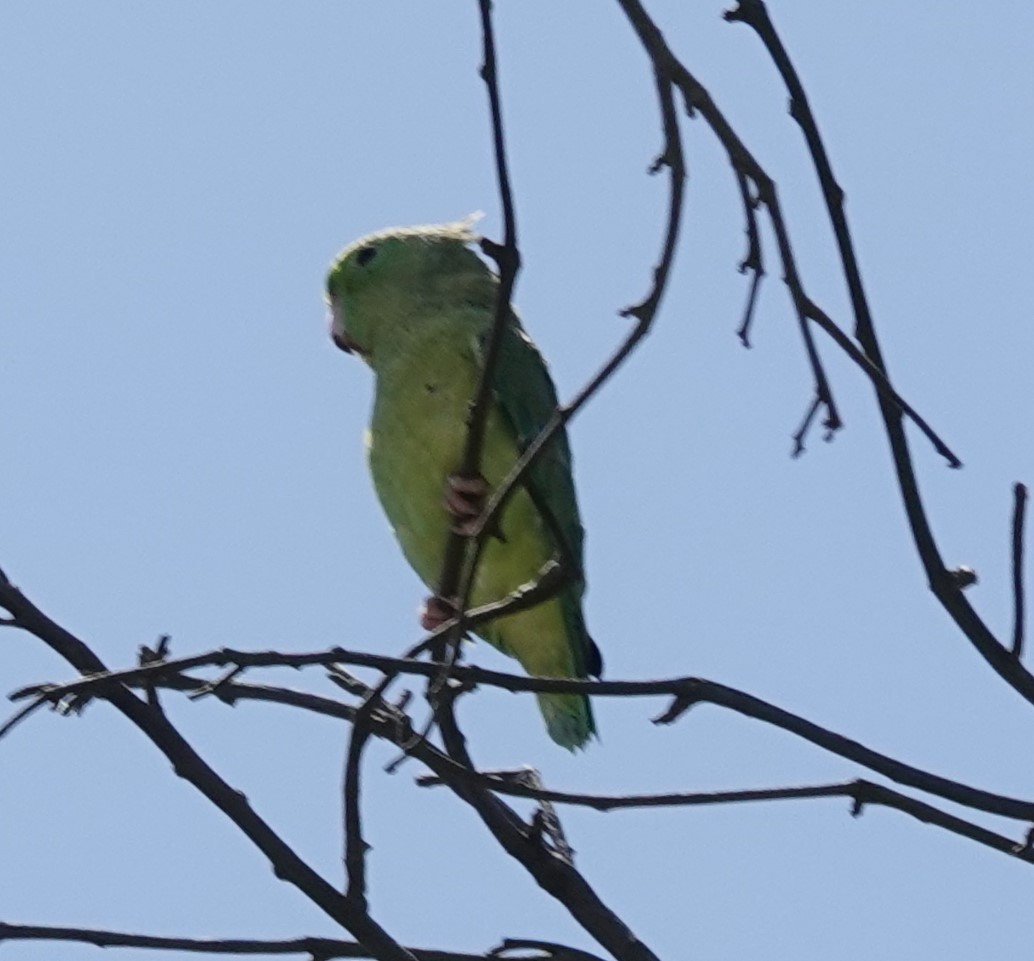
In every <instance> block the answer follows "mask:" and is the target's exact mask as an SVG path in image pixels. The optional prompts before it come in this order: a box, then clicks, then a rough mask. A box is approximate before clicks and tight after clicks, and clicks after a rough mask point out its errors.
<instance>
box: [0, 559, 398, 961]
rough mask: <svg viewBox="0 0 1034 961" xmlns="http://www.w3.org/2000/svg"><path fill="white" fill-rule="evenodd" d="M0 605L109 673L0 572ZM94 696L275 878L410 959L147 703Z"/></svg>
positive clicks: (391, 956) (83, 665)
mask: <svg viewBox="0 0 1034 961" xmlns="http://www.w3.org/2000/svg"><path fill="white" fill-rule="evenodd" d="M0 608H2V609H4V610H6V611H7V612H8V613H9V614H10V615H11V616H12V617H14V618H16V619H17V620H18V621H19V622H20V623H21V626H22V627H23V628H24V629H25V630H26V631H28V632H29V633H31V634H33V635H34V636H35V637H37V638H39V639H40V640H41V641H43V643H44V644H46V645H47V646H48V647H49V648H50V649H51V650H53V651H54V652H55V653H57V654H59V655H60V656H61V657H63V658H64V659H65V660H66V661H68V662H69V663H70V664H71V665H72V666H73V667H74V668H76V670H78V671H80V672H81V673H83V674H107V673H108V670H107V668H106V666H105V665H104V663H103V661H101V659H100V658H99V657H97V655H96V654H95V653H94V651H93V650H92V649H91V648H90V647H89V646H88V645H87V644H85V643H84V642H83V641H81V640H80V639H79V638H78V637H76V636H75V635H73V634H72V633H71V632H70V631H67V630H65V628H63V627H61V625H59V624H57V623H56V622H55V621H53V620H51V619H50V618H49V617H47V615H46V614H44V613H43V612H42V611H41V610H40V609H39V608H38V607H36V605H35V604H33V603H32V602H31V601H30V600H29V599H28V598H27V597H26V596H25V595H24V594H22V592H21V591H19V590H18V589H17V588H16V587H14V586H13V585H12V584H11V583H10V581H9V580H8V579H7V577H6V576H5V575H4V574H3V572H2V571H0ZM94 696H97V697H103V698H104V699H106V700H107V701H109V702H110V703H111V704H112V706H113V707H115V708H116V709H117V710H118V711H119V712H120V713H122V714H123V715H124V716H125V717H126V718H127V719H128V720H129V721H131V722H132V723H133V724H134V725H135V726H136V727H137V728H138V729H139V730H140V731H141V732H142V733H143V734H144V735H146V736H147V738H149V739H150V741H151V742H152V743H153V744H154V745H155V747H157V748H158V750H159V751H161V752H162V754H164V755H165V756H166V757H167V758H168V759H169V761H170V762H171V763H172V766H173V769H174V770H175V772H176V774H178V775H179V776H180V777H182V778H184V779H185V780H186V781H188V782H189V783H190V784H192V785H193V786H194V787H195V788H196V789H197V790H198V791H200V792H201V793H202V794H203V795H204V796H205V797H206V798H208V800H209V801H211V802H212V804H214V805H215V806H216V807H217V808H218V809H219V810H220V811H222V812H223V814H225V815H226V816H227V817H228V818H229V819H230V820H231V821H232V822H233V823H234V824H235V825H236V826H237V827H238V828H239V829H240V830H241V831H242V832H243V833H244V834H245V835H246V836H247V837H248V838H249V839H250V840H251V841H252V843H253V844H254V845H255V846H256V847H257V848H258V849H259V850H260V851H261V852H262V853H263V854H265V855H266V857H267V858H268V859H269V861H270V864H271V865H272V867H273V871H274V873H275V874H276V876H277V877H278V878H280V879H281V880H284V881H287V882H288V883H290V884H293V885H294V886H295V887H297V888H298V890H299V891H301V892H302V893H303V894H304V895H305V896H306V897H308V898H309V899H310V900H311V901H312V902H313V903H314V904H316V905H317V906H318V907H320V908H321V909H322V910H323V911H324V912H325V913H326V914H327V915H329V916H330V917H331V918H333V919H334V920H335V921H337V922H338V923H339V924H340V925H341V926H342V927H344V928H345V929H346V930H347V931H348V932H349V933H350V934H352V935H353V936H354V937H355V938H356V939H357V940H358V941H360V942H361V943H363V944H364V945H366V946H367V948H369V950H370V951H371V952H373V953H374V955H375V956H376V957H377V958H378V959H381V961H413V955H412V954H410V953H409V952H408V951H406V950H405V949H404V948H403V947H401V946H400V945H399V944H398V943H397V942H396V941H395V940H394V939H393V938H392V937H391V936H390V935H389V934H388V933H387V932H386V931H385V930H384V929H383V928H382V927H381V926H380V925H378V924H377V923H376V922H375V921H374V920H373V919H372V918H371V917H370V915H369V914H368V913H367V912H365V911H359V910H357V909H356V908H355V906H354V905H353V903H352V902H350V901H348V900H347V899H346V898H345V897H344V896H343V895H342V894H341V893H340V892H338V891H337V890H335V889H334V887H333V885H331V884H330V883H329V882H327V881H326V880H325V879H324V878H323V877H322V876H321V875H319V874H318V873H317V872H316V871H315V870H314V869H313V868H312V867H311V866H310V865H309V864H308V863H306V862H305V861H304V860H303V859H302V858H301V857H300V856H299V855H298V854H297V853H296V852H295V851H294V849H293V848H291V847H290V846H289V845H288V844H287V843H286V842H285V841H284V840H283V838H281V837H280V835H278V834H277V833H276V832H275V831H274V830H273V829H272V828H271V827H270V826H269V825H268V824H267V823H266V822H265V821H264V820H263V819H262V818H261V817H260V816H259V815H258V813H257V812H256V811H255V810H254V808H252V806H251V804H250V803H249V802H248V800H247V798H246V797H245V796H244V794H242V793H241V792H240V791H237V790H234V789H233V788H232V787H231V786H230V785H229V784H227V783H226V781H224V780H223V779H222V778H221V777H220V776H219V775H218V774H217V773H216V772H215V770H214V769H213V768H212V767H210V766H209V765H208V764H207V763H206V762H205V761H204V759H203V758H202V757H201V756H200V755H199V754H198V753H197V752H196V751H195V750H194V749H193V747H191V745H190V744H189V743H188V742H187V741H186V739H185V738H184V737H183V736H182V735H181V734H180V733H179V731H177V730H176V728H175V727H174V726H173V725H172V724H171V723H170V722H169V720H168V718H167V717H166V716H165V715H164V714H163V713H162V712H161V711H158V710H155V709H154V707H152V706H151V705H148V704H146V703H145V702H144V701H141V700H140V699H139V698H138V697H136V696H135V695H133V694H132V692H131V691H129V689H128V688H126V687H124V686H123V685H121V684H115V683H113V682H111V681H108V683H106V684H105V685H104V686H103V687H99V688H98V689H97V691H96V692H94Z"/></svg>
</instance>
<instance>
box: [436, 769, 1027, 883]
mask: <svg viewBox="0 0 1034 961" xmlns="http://www.w3.org/2000/svg"><path fill="white" fill-rule="evenodd" d="M477 776H478V777H480V778H481V780H482V783H484V784H485V785H486V786H488V787H490V788H491V790H493V791H495V792H497V793H499V794H508V795H511V796H516V797H526V798H532V799H534V800H536V801H551V802H554V803H556V804H572V805H578V806H580V807H589V808H593V809H594V810H596V811H614V810H629V809H642V808H655V807H699V806H702V805H714V804H741V803H744V802H752V801H783V800H803V799H808V798H827V797H846V798H850V799H851V800H852V801H853V802H854V804H853V805H852V810H851V813H852V814H853V815H854V816H856V817H857V816H858V815H859V814H861V813H862V809H863V808H864V806H865V805H867V804H875V805H880V806H882V807H887V808H893V809H894V810H897V811H902V812H904V813H905V814H909V815H911V816H912V817H914V818H916V819H917V820H919V821H922V822H923V823H925V824H931V825H933V826H935V827H939V828H943V829H944V830H947V831H950V832H952V833H953V834H957V835H959V836H960V837H965V838H969V839H970V840H971V841H976V842H977V843H978V844H983V845H984V846H985V847H989V848H992V849H993V850H995V851H1000V852H1002V853H1003V854H1009V855H1011V856H1014V857H1018V858H1020V860H1023V861H1030V862H1032V863H1034V850H1031V849H1028V848H1026V847H1024V845H1023V842H1017V841H1016V840H1014V839H1012V838H1008V837H1005V836H1004V835H1002V834H997V833H996V832H994V831H989V830H987V829H986V828H984V827H981V826H980V825H979V824H974V823H973V822H972V821H966V820H965V819H963V818H960V817H957V816H955V815H954V814H949V813H948V812H947V811H942V810H940V809H939V808H936V807H934V806H933V805H931V804H927V803H926V802H924V801H920V800H918V799H916V798H911V797H908V796H907V795H904V794H902V793H901V792H900V791H895V790H893V789H892V788H888V787H886V786H885V785H882V784H876V783H874V782H872V781H867V780H865V779H862V778H859V779H856V780H853V781H844V782H841V783H837V784H817V785H811V786H806V787H781V788H756V789H751V790H741V791H683V792H671V793H667V794H625V795H609V794H579V793H573V792H569V791H553V790H549V789H547V788H542V787H533V786H529V785H528V784H526V783H523V782H522V781H520V780H518V779H515V778H512V777H505V776H499V775H498V774H494V773H492V772H480V773H479V774H478V775H477ZM444 783H446V782H445V781H443V779H442V778H440V777H439V776H438V775H436V774H430V775H422V776H420V777H418V778H417V784H419V785H421V786H422V787H435V786H438V785H441V784H444Z"/></svg>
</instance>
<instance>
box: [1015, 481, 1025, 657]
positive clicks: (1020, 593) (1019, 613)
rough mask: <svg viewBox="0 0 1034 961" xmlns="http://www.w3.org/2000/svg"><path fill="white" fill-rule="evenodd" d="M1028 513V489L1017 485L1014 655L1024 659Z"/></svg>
mask: <svg viewBox="0 0 1034 961" xmlns="http://www.w3.org/2000/svg"><path fill="white" fill-rule="evenodd" d="M1026 511H1027V487H1026V485H1025V484H1016V485H1015V486H1014V487H1013V508H1012V601H1013V613H1012V653H1013V656H1014V657H1016V658H1020V657H1023V621H1024V586H1023V520H1024V516H1025V514H1026Z"/></svg>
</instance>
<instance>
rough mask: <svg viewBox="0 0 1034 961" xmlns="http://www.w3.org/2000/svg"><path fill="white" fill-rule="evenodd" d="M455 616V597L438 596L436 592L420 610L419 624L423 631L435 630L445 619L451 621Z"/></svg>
mask: <svg viewBox="0 0 1034 961" xmlns="http://www.w3.org/2000/svg"><path fill="white" fill-rule="evenodd" d="M455 616H456V599H455V598H445V597H439V596H438V595H437V594H435V595H433V596H432V597H429V598H428V599H427V600H426V601H425V602H424V606H423V609H422V610H421V611H420V626H421V627H422V628H423V629H424V630H425V631H428V632H430V631H436V630H438V628H439V627H441V626H442V625H443V624H444V623H445V622H446V621H451V620H452V619H453V618H454V617H455Z"/></svg>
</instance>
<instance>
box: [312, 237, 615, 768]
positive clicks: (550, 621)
mask: <svg viewBox="0 0 1034 961" xmlns="http://www.w3.org/2000/svg"><path fill="white" fill-rule="evenodd" d="M476 239H477V237H476V236H475V234H474V233H473V231H472V230H471V227H470V223H469V222H466V221H464V222H460V223H455V224H443V225H437V226H427V227H409V228H401V229H391V230H385V231H382V232H380V233H376V234H370V235H369V236H367V237H363V238H361V239H360V240H357V241H356V242H355V243H353V244H352V245H351V246H349V247H346V248H345V250H344V251H342V252H341V254H340V255H339V256H338V257H337V259H336V260H335V261H334V263H333V264H332V266H331V268H330V272H329V274H328V276H327V297H328V301H329V304H330V310H331V316H332V321H331V334H332V337H333V339H334V342H335V343H336V344H337V345H338V346H339V347H340V348H342V349H343V350H345V351H348V352H350V353H356V354H358V355H359V356H360V357H362V358H363V360H365V361H366V363H367V364H369V365H370V367H371V368H372V369H373V372H374V374H375V376H376V388H375V397H374V403H373V415H372V417H371V420H370V429H369V432H368V434H367V447H368V455H369V463H370V472H371V474H372V475H373V483H374V487H375V488H376V491H377V496H378V497H379V498H380V501H381V505H382V506H383V508H384V512H385V513H386V514H387V515H388V520H389V521H390V522H391V525H392V527H393V528H394V529H395V536H396V537H397V538H398V541H399V544H400V545H401V547H402V551H403V553H404V554H405V556H406V559H407V560H408V561H409V563H410V564H411V565H412V566H413V569H414V570H415V571H416V573H417V574H418V575H419V576H420V578H421V580H423V582H424V583H425V584H427V585H428V587H430V588H431V590H432V591H435V590H436V589H437V584H436V581H437V579H438V578H439V577H440V576H441V569H442V563H443V558H444V554H445V545H446V542H447V540H448V538H449V533H450V529H451V528H452V526H453V525H454V524H455V523H457V518H460V522H461V523H462V518H463V516H464V515H466V517H467V519H468V522H469V520H470V519H471V518H474V517H476V516H477V514H478V513H479V512H480V509H481V506H482V504H483V500H484V493H485V491H486V489H489V490H490V489H494V488H495V487H496V486H497V485H499V484H500V483H501V482H502V480H503V478H504V477H505V476H506V474H507V473H508V472H509V470H510V468H511V467H512V466H513V465H514V463H515V462H516V461H517V459H518V457H519V456H520V454H521V452H522V451H523V450H524V449H525V448H526V447H527V445H528V444H530V443H531V441H532V440H533V439H534V438H535V436H536V435H537V434H538V432H539V430H540V429H541V428H542V427H543V425H544V424H545V423H546V421H547V419H548V418H549V416H550V414H551V413H552V412H553V409H554V408H555V407H556V403H557V400H556V390H555V388H554V387H553V382H552V380H551V379H550V376H549V372H548V371H547V370H546V365H545V363H544V362H543V360H542V355H541V354H540V353H539V352H538V349H537V348H536V347H535V345H534V344H533V343H532V342H531V340H530V339H529V337H528V335H527V334H526V333H525V332H524V329H523V328H522V327H521V324H520V321H519V320H518V319H517V317H516V315H515V314H514V313H513V312H512V311H511V313H510V318H509V323H508V324H507V325H506V327H505V329H504V332H503V335H502V339H501V342H500V344H499V354H498V357H497V361H498V362H497V364H496V366H495V369H494V372H493V379H492V404H491V409H490V411H489V414H488V419H487V425H486V429H485V442H484V450H483V454H482V463H481V473H482V475H483V481H480V480H479V481H475V482H473V483H472V482H471V481H470V479H466V478H460V477H458V476H456V473H455V472H456V471H457V469H458V466H459V463H460V459H461V457H462V451H463V446H464V442H465V439H466V432H467V426H466V422H467V415H468V411H469V408H470V403H471V400H472V398H473V396H474V392H475V390H476V386H477V381H478V375H479V372H480V369H481V363H482V357H483V353H484V347H485V343H486V340H487V337H488V334H489V331H490V329H491V326H492V319H493V314H494V310H495V302H496V290H497V288H498V279H497V277H496V276H495V274H494V273H493V272H492V271H491V270H490V269H489V267H488V265H487V264H486V263H485V262H484V261H483V260H482V259H481V258H480V257H478V256H477V254H475V253H474V251H473V250H472V249H471V247H470V245H471V243H473V242H474V241H475V240H476ZM583 539H584V532H583V529H582V525H581V521H580V519H579V516H578V503H577V500H576V499H575V491H574V481H573V480H572V477H571V453H570V448H569V447H568V443H567V437H566V435H565V434H564V432H563V431H562V430H561V431H560V436H557V437H556V438H555V439H554V440H553V442H552V443H551V444H550V446H549V447H548V448H547V449H546V450H545V451H544V452H543V455H542V456H541V457H540V458H539V459H538V461H536V463H535V464H534V465H533V466H532V468H531V470H529V471H528V472H527V473H526V474H525V477H524V480H523V482H522V484H521V485H520V486H519V487H518V489H517V490H516V491H515V492H514V495H513V496H512V497H511V498H510V500H509V502H508V504H507V506H506V507H505V508H504V510H503V513H502V515H501V517H500V518H499V523H498V526H497V527H496V528H494V529H493V532H492V534H491V536H489V538H488V540H487V543H486V545H485V549H484V552H483V554H482V557H481V563H480V565H479V566H478V569H477V575H476V577H475V580H474V583H473V586H472V591H471V605H472V606H478V605H481V604H485V603H488V602H490V601H496V600H499V599H501V598H503V597H505V596H506V595H507V594H509V593H510V592H511V591H513V590H514V589H516V588H518V587H520V586H521V585H523V584H526V583H528V582H530V581H532V580H534V579H535V577H536V576H537V574H538V573H539V571H540V569H541V568H542V566H543V564H545V563H546V562H547V561H549V560H550V558H551V557H554V556H557V555H560V556H566V557H567V559H568V563H569V565H570V564H572V563H573V566H575V567H576V568H577V569H576V570H574V571H573V572H571V573H572V574H573V576H572V577H570V578H569V579H568V581H567V583H566V586H565V587H564V589H563V590H562V591H561V592H560V593H559V594H558V595H556V596H555V597H553V598H551V599H550V600H547V601H545V602H543V603H541V604H539V605H537V606H535V607H532V608H529V609H527V610H524V611H520V612H517V613H515V614H510V615H506V616H503V617H500V618H498V619H496V620H493V621H489V622H486V623H484V624H481V625H479V626H478V627H477V628H476V633H477V634H478V635H479V636H481V637H483V638H484V639H485V640H487V641H488V642H489V643H491V644H493V645H494V646H495V647H497V648H499V650H500V651H502V652H503V653H504V654H508V655H510V656H511V657H515V658H517V660H518V661H520V663H521V665H522V666H523V667H524V669H525V670H526V671H527V672H528V673H529V674H533V675H537V676H543V677H574V678H584V677H588V676H589V675H594V676H599V674H600V671H601V667H602V664H601V660H600V654H599V650H598V648H597V647H596V645H595V644H594V643H593V640H592V638H591V637H590V636H589V634H588V631H587V630H586V627H585V621H584V618H583V616H582V595H583V593H584V591H585V585H584V579H583V577H582V553H583V551H582V542H583ZM450 616H452V609H451V607H450V606H449V602H448V601H443V600H442V599H441V598H435V597H432V598H431V600H430V601H429V602H428V604H427V607H426V608H425V610H424V614H423V618H422V624H423V626H424V627H425V628H426V629H431V628H433V627H435V626H437V625H438V624H440V623H442V622H443V621H444V620H446V619H447V618H448V617H450ZM538 700H539V706H540V708H541V710H542V715H543V717H544V718H545V720H546V727H547V729H548V731H549V735H550V737H552V738H553V740H554V741H556V742H557V743H558V744H560V745H562V746H563V747H566V748H569V749H570V750H574V749H575V748H578V747H584V746H585V743H586V742H587V741H588V740H589V738H590V737H591V736H592V735H593V734H594V733H595V731H596V727H595V723H594V721H593V716H592V708H591V707H590V704H589V699H588V698H587V697H585V696H583V695H580V694H540V695H539V696H538Z"/></svg>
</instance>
